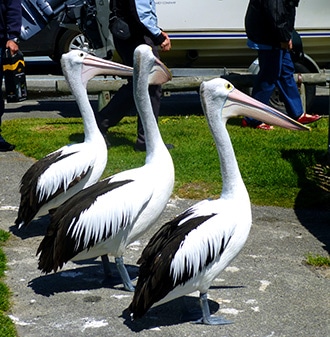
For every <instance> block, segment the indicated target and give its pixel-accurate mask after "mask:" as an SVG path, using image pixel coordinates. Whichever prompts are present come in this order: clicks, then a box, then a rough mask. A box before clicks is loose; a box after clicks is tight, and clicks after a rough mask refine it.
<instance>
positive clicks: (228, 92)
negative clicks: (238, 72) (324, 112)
mask: <svg viewBox="0 0 330 337" xmlns="http://www.w3.org/2000/svg"><path fill="white" fill-rule="evenodd" d="M200 93H201V98H202V104H203V107H205V108H206V109H207V110H208V111H220V112H221V116H220V117H221V119H222V122H223V123H226V122H227V120H228V119H229V118H230V117H235V116H242V115H243V116H247V117H252V118H255V119H257V120H260V121H262V122H264V123H268V124H272V125H277V126H280V127H282V128H286V129H291V130H309V128H308V127H307V126H305V125H302V124H300V123H298V122H297V121H295V120H294V119H292V118H290V117H288V116H287V115H285V114H283V113H282V112H279V111H277V110H275V109H273V108H272V107H270V106H268V105H265V104H263V103H261V102H259V101H257V100H255V99H254V98H252V97H250V96H248V95H245V94H243V93H242V92H241V91H239V90H238V89H236V88H235V87H234V86H233V85H232V84H231V83H230V82H228V81H227V80H225V79H223V78H215V79H213V80H210V81H207V82H203V83H202V84H201V87H200ZM204 111H205V110H204ZM208 117H209V118H212V117H211V116H208ZM213 117H214V118H216V116H213Z"/></svg>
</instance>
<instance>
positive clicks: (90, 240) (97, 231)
mask: <svg viewBox="0 0 330 337" xmlns="http://www.w3.org/2000/svg"><path fill="white" fill-rule="evenodd" d="M155 65H156V67H155ZM150 72H151V75H149V73H150ZM150 78H151V80H150ZM169 79H171V74H170V72H169V71H168V70H167V68H166V67H165V66H164V65H163V64H162V63H161V62H160V61H159V60H158V59H157V58H155V56H154V55H153V53H152V51H151V48H150V47H149V46H146V45H141V46H139V47H137V48H136V50H135V52H134V71H133V89H134V99H135V103H136V107H137V110H138V113H139V114H140V117H141V120H142V124H143V128H144V131H145V142H146V160H145V164H144V166H142V167H139V168H134V169H130V170H127V171H124V172H120V173H118V174H115V175H113V176H111V177H109V178H106V179H104V180H102V181H100V182H98V183H96V184H94V185H92V186H90V187H88V188H86V189H84V190H82V191H80V192H79V193H77V194H76V195H74V196H73V197H72V198H71V199H69V200H68V201H67V202H66V203H64V204H63V205H61V206H60V207H58V208H57V209H56V211H55V212H54V214H52V217H51V223H50V226H49V228H48V231H47V234H46V236H45V237H44V239H43V240H42V242H41V244H40V246H39V248H38V251H37V255H38V254H39V253H40V256H39V269H41V270H42V271H43V272H46V273H49V272H51V271H52V270H54V271H55V272H56V271H57V269H58V268H62V266H63V264H64V263H66V262H67V261H69V260H72V261H78V260H86V259H88V258H93V257H97V256H105V255H106V254H110V255H112V256H114V257H115V262H116V266H117V269H118V271H119V274H120V276H121V278H122V281H123V285H124V288H125V289H126V290H128V291H134V286H133V284H132V281H131V279H130V277H129V274H128V272H127V270H126V267H125V265H124V263H123V254H124V251H125V248H126V246H127V245H128V244H130V243H131V242H133V241H135V240H136V239H138V238H139V237H140V236H141V235H142V234H143V233H144V232H145V231H146V230H147V229H149V227H150V226H151V225H152V224H154V223H155V222H156V220H157V219H158V217H159V216H160V214H161V213H162V211H163V210H164V208H165V206H166V204H167V202H168V200H169V198H170V196H171V193H172V190H173V185H174V166H173V162H172V158H171V155H170V154H169V152H168V150H167V148H166V146H165V144H164V142H163V140H162V137H161V134H160V132H159V129H158V125H157V122H156V119H155V117H154V114H153V111H152V106H151V102H150V98H149V93H148V83H149V84H162V83H165V82H166V81H168V80H169ZM103 264H104V261H103ZM105 269H106V268H105Z"/></svg>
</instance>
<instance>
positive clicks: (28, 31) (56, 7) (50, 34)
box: [20, 0, 94, 62]
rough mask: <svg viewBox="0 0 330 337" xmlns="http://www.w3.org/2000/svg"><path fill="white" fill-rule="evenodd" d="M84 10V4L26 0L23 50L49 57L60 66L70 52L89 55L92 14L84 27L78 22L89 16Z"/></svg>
mask: <svg viewBox="0 0 330 337" xmlns="http://www.w3.org/2000/svg"><path fill="white" fill-rule="evenodd" d="M84 6H85V7H86V3H85V1H83V0H22V28H21V45H20V49H21V51H22V52H23V54H24V55H25V56H49V57H50V58H51V59H52V60H54V61H55V62H58V61H59V60H60V58H61V55H62V54H63V53H66V52H68V51H69V50H72V49H83V50H85V51H89V50H90V46H91V43H89V42H88V40H87V38H86V33H88V29H87V28H88V27H86V24H85V21H88V20H87V19H89V18H88V17H87V16H86V15H88V14H85V17H84V18H85V19H86V20H80V22H83V24H81V25H80V26H79V25H78V21H79V20H77V18H81V17H82V15H83V13H86V10H85V7H84ZM82 10H83V11H82ZM89 21H91V20H89ZM81 29H83V30H84V31H85V35H84V34H82V30H81ZM93 42H94V41H93Z"/></svg>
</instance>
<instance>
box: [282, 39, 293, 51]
mask: <svg viewBox="0 0 330 337" xmlns="http://www.w3.org/2000/svg"><path fill="white" fill-rule="evenodd" d="M281 49H287V50H291V49H292V40H289V41H287V42H281Z"/></svg>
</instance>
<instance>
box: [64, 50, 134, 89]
mask: <svg viewBox="0 0 330 337" xmlns="http://www.w3.org/2000/svg"><path fill="white" fill-rule="evenodd" d="M61 66H62V70H63V74H64V76H65V78H66V79H67V81H70V79H71V78H74V79H75V80H77V77H75V76H72V73H73V72H75V70H76V71H79V72H80V76H81V81H82V84H83V85H84V86H85V87H86V85H87V82H88V81H89V80H90V79H91V78H93V77H94V76H97V75H112V76H124V77H125V76H133V68H132V67H128V66H125V65H122V64H120V63H116V62H112V61H108V60H104V59H101V58H99V57H96V56H93V55H90V54H88V53H85V52H84V51H81V50H72V51H70V52H68V53H66V54H63V55H62V58H61ZM78 78H79V77H78Z"/></svg>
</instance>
